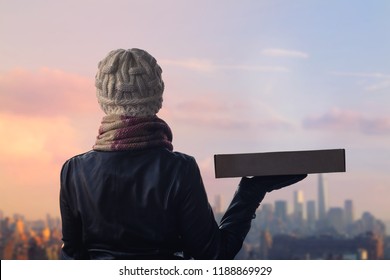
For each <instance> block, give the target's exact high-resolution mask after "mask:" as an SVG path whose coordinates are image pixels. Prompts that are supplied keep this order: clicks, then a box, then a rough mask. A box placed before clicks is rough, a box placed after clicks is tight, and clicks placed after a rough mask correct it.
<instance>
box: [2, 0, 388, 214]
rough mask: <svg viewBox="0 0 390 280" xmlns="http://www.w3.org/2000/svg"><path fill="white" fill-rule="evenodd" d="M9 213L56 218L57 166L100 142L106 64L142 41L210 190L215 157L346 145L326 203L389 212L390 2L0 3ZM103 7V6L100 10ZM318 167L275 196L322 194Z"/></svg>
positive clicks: (224, 185)
mask: <svg viewBox="0 0 390 280" xmlns="http://www.w3.org/2000/svg"><path fill="white" fill-rule="evenodd" d="M0 6H1V9H0V37H1V38H2V44H0V57H1V64H0V134H1V135H2V136H3V137H1V139H0V155H1V156H0V194H1V196H0V208H1V209H3V211H4V212H5V213H14V212H20V213H23V214H25V215H26V216H27V217H28V218H39V217H42V216H45V215H46V213H47V212H48V213H50V214H51V215H59V205H58V204H59V203H58V195H59V187H60V186H59V174H60V171H61V167H62V164H63V163H64V162H65V161H66V160H67V159H68V158H70V157H72V156H74V155H76V154H79V153H83V152H86V151H88V150H90V149H91V147H92V146H93V144H94V142H95V139H96V136H97V132H98V128H99V126H100V122H101V118H102V117H103V112H101V110H100V109H99V106H98V104H97V100H96V94H95V88H94V77H95V73H96V70H97V64H98V62H99V60H101V59H102V58H103V57H104V56H105V55H106V54H107V53H108V52H109V51H111V50H112V49H118V48H133V47H137V48H141V49H145V50H147V51H148V52H150V53H151V54H152V55H153V56H154V57H155V58H156V60H157V62H158V63H159V64H160V66H161V67H162V69H163V73H162V75H163V80H164V83H165V91H164V95H163V98H164V102H163V107H162V109H161V111H160V112H159V113H158V116H159V117H160V118H162V119H164V120H165V121H166V122H167V123H168V125H169V126H170V127H171V129H172V131H173V146H174V150H176V151H180V152H184V153H187V154H190V155H192V156H194V157H195V159H196V161H197V162H198V164H199V167H200V170H201V174H202V177H203V181H204V184H205V188H206V191H207V194H208V196H209V198H211V199H212V198H213V197H214V196H215V195H216V194H222V195H223V197H224V200H226V201H228V200H229V199H230V198H231V197H232V195H233V193H234V191H235V190H236V187H237V185H238V183H239V178H234V179H215V176H214V162H213V156H214V154H230V153H255V152H272V151H293V150H318V149H334V148H335V149H337V148H341V149H345V151H346V169H347V171H346V172H345V173H340V174H327V175H326V179H327V185H328V191H329V192H330V193H332V196H331V197H330V198H329V201H328V203H329V205H342V203H343V200H342V198H347V199H350V200H352V201H354V203H355V205H356V209H355V211H356V212H357V215H359V214H361V213H362V212H364V211H370V212H372V213H374V215H375V216H376V217H378V218H380V219H381V220H390V205H389V203H388V197H390V173H389V166H390V162H389V159H390V145H389V137H390V115H389V110H388V104H390V56H389V55H388V50H389V49H390V36H388V35H387V34H388V30H389V29H390V17H389V16H388V15H389V14H390V2H389V1H387V0H378V1H364V0H357V1H353V3H351V1H338V0H330V1H312V0H302V1H298V2H295V1H288V0H274V1H268V0H259V1H255V0H243V1H239V2H238V1H231V0H227V1H225V0H216V1H205V0H200V1H198V0H197V1H195V0H189V1H179V0H176V1H175V0H167V1H152V0H147V1H132V0H130V1H127V0H113V1H108V0H102V1H90V0H86V1H76V0H69V1H59V0H53V1H44V0H37V1H22V0H12V1H11V0H2V1H1V3H0ZM92 7H93V8H92ZM316 181H317V176H312V175H309V176H308V177H307V178H306V179H305V180H303V181H302V182H299V184H297V185H295V186H291V187H289V188H286V189H283V190H280V191H275V192H272V193H270V194H268V195H267V197H266V200H265V201H264V203H267V202H273V201H275V200H285V199H288V200H290V199H292V197H293V193H294V191H295V190H297V189H301V190H302V191H303V192H304V194H305V198H306V199H307V200H312V199H314V198H315V197H316V193H317V191H316V188H313V186H316V184H317V183H316Z"/></svg>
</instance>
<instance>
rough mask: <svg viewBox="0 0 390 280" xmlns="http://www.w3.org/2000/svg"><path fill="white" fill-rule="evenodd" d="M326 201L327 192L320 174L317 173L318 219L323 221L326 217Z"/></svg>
mask: <svg viewBox="0 0 390 280" xmlns="http://www.w3.org/2000/svg"><path fill="white" fill-rule="evenodd" d="M327 203H328V194H327V188H326V184H325V180H324V178H323V175H322V174H319V175H318V220H319V221H324V220H325V219H326V211H327Z"/></svg>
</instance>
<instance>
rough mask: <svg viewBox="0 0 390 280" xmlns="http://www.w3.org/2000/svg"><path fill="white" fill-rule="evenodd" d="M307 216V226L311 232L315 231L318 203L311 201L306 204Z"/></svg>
mask: <svg viewBox="0 0 390 280" xmlns="http://www.w3.org/2000/svg"><path fill="white" fill-rule="evenodd" d="M306 216H307V226H308V229H309V230H310V231H314V230H315V226H316V220H317V215H316V202H315V201H314V200H309V201H308V202H307V204H306Z"/></svg>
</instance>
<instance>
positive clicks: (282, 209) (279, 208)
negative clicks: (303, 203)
mask: <svg viewBox="0 0 390 280" xmlns="http://www.w3.org/2000/svg"><path fill="white" fill-rule="evenodd" d="M287 215H288V209H287V201H286V200H276V201H275V218H276V219H278V220H279V221H281V222H284V223H285V222H287Z"/></svg>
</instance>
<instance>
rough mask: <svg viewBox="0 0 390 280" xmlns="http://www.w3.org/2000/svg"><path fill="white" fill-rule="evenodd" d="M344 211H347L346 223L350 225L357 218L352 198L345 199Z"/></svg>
mask: <svg viewBox="0 0 390 280" xmlns="http://www.w3.org/2000/svg"><path fill="white" fill-rule="evenodd" d="M344 213H345V223H346V225H347V226H349V225H351V224H352V223H353V222H354V220H355V217H354V208H353V201H352V200H349V199H348V200H345V201H344Z"/></svg>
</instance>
